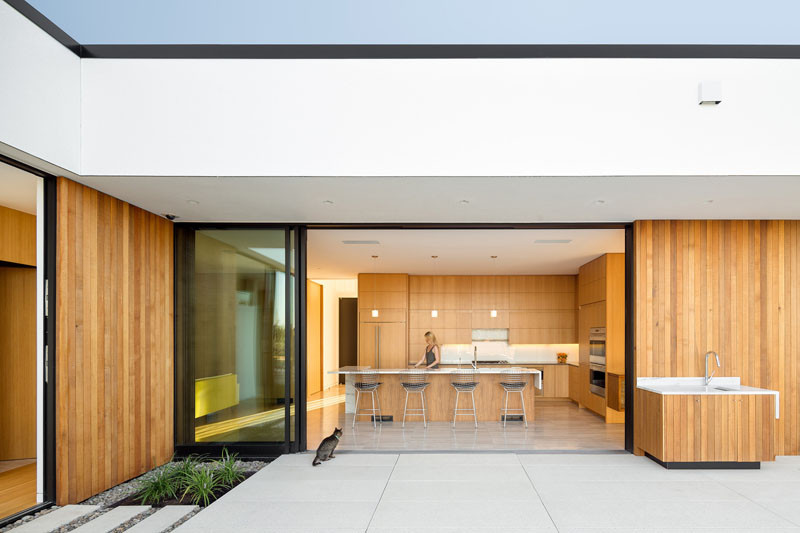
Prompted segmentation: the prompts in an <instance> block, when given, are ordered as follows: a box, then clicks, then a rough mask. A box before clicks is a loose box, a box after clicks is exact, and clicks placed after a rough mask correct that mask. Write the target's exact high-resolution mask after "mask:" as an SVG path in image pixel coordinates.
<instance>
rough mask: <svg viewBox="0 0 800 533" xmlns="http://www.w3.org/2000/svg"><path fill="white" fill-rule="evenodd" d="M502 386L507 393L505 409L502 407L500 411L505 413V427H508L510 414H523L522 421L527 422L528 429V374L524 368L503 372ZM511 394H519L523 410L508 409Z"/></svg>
mask: <svg viewBox="0 0 800 533" xmlns="http://www.w3.org/2000/svg"><path fill="white" fill-rule="evenodd" d="M500 385H502V386H503V389H504V390H505V391H506V402H505V407H501V408H500V411H501V412H502V413H503V427H506V419H507V418H508V413H509V412H511V413H514V414H520V413H521V414H522V420H523V421H524V422H525V427H528V417H527V415H526V414H525V394H523V392H524V391H525V387H526V386H527V385H528V380H527V374H526V373H525V369H523V368H509V369H508V370H503V372H502V374H501V381H500ZM511 392H518V393H519V399H520V402H522V409H509V408H508V394H509V393H511Z"/></svg>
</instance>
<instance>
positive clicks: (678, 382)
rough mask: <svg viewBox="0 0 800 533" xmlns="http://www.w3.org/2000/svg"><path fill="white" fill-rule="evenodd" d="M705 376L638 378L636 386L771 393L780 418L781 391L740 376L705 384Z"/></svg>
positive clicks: (655, 389)
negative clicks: (744, 380)
mask: <svg viewBox="0 0 800 533" xmlns="http://www.w3.org/2000/svg"><path fill="white" fill-rule="evenodd" d="M703 381H704V378H694V377H692V378H637V379H636V388H638V389H642V390H646V391H650V392H655V393H656V394H687V395H706V394H714V395H720V394H721V395H737V394H771V395H773V396H775V418H776V419H777V418H780V393H779V392H778V391H775V390H770V389H759V388H757V387H748V386H746V385H742V384H741V379H740V378H733V377H718V378H716V377H715V378H714V379H712V380H711V383H710V384H708V385H705V384H704V383H703Z"/></svg>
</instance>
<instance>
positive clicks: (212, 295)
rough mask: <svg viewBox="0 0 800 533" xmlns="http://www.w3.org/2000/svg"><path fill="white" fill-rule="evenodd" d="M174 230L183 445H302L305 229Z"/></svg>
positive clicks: (185, 449) (251, 451)
mask: <svg viewBox="0 0 800 533" xmlns="http://www.w3.org/2000/svg"><path fill="white" fill-rule="evenodd" d="M176 228H177V229H176V241H175V242H176V262H175V264H176V269H175V287H176V317H175V319H176V367H175V369H176V394H177V397H176V444H177V450H178V452H179V453H192V452H204V453H205V452H212V451H213V450H214V449H215V448H219V447H221V446H227V447H228V448H231V449H232V450H234V449H235V450H238V451H239V452H240V453H241V454H243V455H264V454H270V453H282V452H288V451H295V450H297V449H298V448H299V446H300V445H302V443H299V442H298V441H297V438H296V436H297V435H298V434H299V433H300V432H299V431H298V427H297V425H298V424H299V423H300V420H299V418H298V417H297V416H296V415H297V413H296V411H295V408H296V407H298V405H297V403H298V402H296V400H297V399H299V396H298V394H297V387H296V384H297V376H298V356H297V355H298V342H297V339H298V333H299V332H298V331H296V330H297V328H296V325H297V317H298V309H297V305H296V302H297V300H298V295H297V294H296V293H297V292H298V282H297V279H296V278H297V276H298V273H300V272H301V271H302V270H303V269H298V268H297V265H298V257H299V255H300V254H299V253H298V252H299V249H298V248H299V246H298V244H299V239H298V233H299V231H300V230H298V229H297V228H291V227H274V228H273V227H270V228H254V227H249V228H245V227H216V228H204V227H189V226H177V227H176Z"/></svg>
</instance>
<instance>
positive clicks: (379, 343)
mask: <svg viewBox="0 0 800 533" xmlns="http://www.w3.org/2000/svg"><path fill="white" fill-rule="evenodd" d="M377 330H378V331H377V333H378V342H377V345H378V368H380V367H381V327H380V326H378V327H377Z"/></svg>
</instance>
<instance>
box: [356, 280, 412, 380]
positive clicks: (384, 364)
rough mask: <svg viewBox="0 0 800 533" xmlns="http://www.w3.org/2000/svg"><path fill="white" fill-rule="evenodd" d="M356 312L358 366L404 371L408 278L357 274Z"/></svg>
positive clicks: (405, 360)
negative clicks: (374, 314) (374, 312)
mask: <svg viewBox="0 0 800 533" xmlns="http://www.w3.org/2000/svg"><path fill="white" fill-rule="evenodd" d="M358 309H359V311H358V317H359V318H358V364H359V365H362V366H370V367H372V368H406V366H408V275H407V274H368V273H367V274H359V275H358ZM373 311H377V314H378V316H373Z"/></svg>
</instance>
